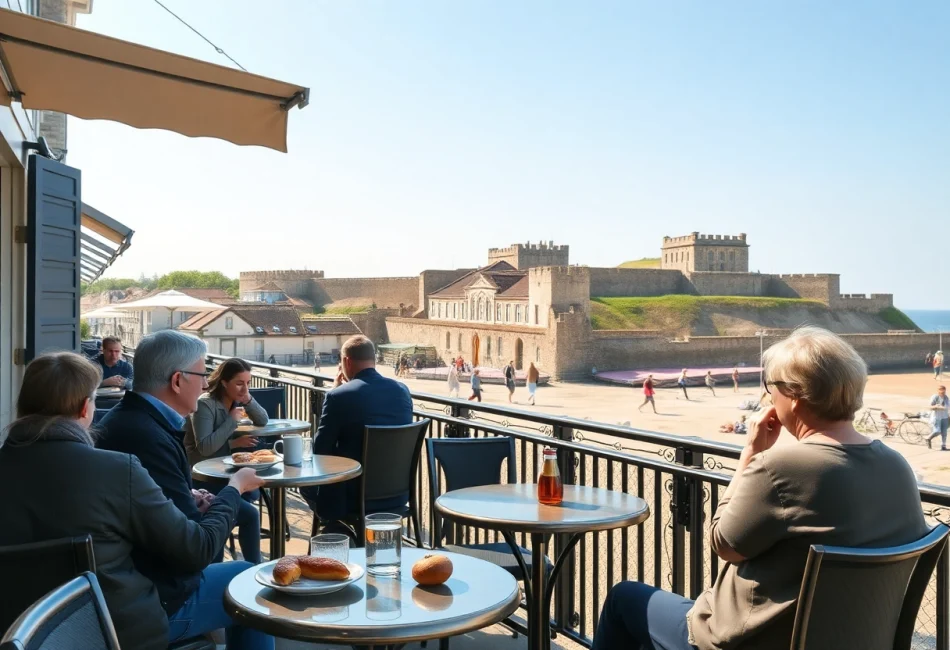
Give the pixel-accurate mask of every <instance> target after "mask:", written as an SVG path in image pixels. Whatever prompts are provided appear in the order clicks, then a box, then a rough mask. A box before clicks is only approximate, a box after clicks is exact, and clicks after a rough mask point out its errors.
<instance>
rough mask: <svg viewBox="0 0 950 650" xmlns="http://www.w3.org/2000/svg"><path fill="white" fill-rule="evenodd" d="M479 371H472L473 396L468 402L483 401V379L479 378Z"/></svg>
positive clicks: (476, 369)
mask: <svg viewBox="0 0 950 650" xmlns="http://www.w3.org/2000/svg"><path fill="white" fill-rule="evenodd" d="M479 374H480V373H479V370H478V368H475V369H474V370H473V371H472V396H471V397H469V398H468V401H469V402H471V401H472V400H478V401H479V402H481V401H482V378H481V377H479Z"/></svg>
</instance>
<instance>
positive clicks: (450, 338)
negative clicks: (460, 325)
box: [445, 332, 452, 350]
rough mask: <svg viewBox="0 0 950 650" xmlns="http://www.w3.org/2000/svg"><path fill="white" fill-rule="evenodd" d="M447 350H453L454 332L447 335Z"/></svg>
mask: <svg viewBox="0 0 950 650" xmlns="http://www.w3.org/2000/svg"><path fill="white" fill-rule="evenodd" d="M445 349H446V350H451V349H452V332H446V333H445Z"/></svg>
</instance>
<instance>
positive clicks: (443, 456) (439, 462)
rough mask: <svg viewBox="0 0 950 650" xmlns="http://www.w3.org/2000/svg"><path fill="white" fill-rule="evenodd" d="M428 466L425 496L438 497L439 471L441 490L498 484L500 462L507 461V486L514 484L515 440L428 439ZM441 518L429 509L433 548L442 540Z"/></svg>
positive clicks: (443, 536)
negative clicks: (427, 488) (441, 477)
mask: <svg viewBox="0 0 950 650" xmlns="http://www.w3.org/2000/svg"><path fill="white" fill-rule="evenodd" d="M426 455H427V456H428V464H429V494H430V496H431V499H432V502H433V503H435V500H436V499H437V498H439V495H440V494H441V493H442V491H441V489H440V488H441V481H439V468H441V469H442V475H443V476H444V477H445V491H446V492H451V491H452V490H461V489H464V488H469V487H476V486H479V485H497V484H498V483H501V471H502V463H503V462H504V461H505V460H507V461H508V483H516V482H517V471H516V468H515V439H514V438H511V437H509V436H496V437H489V438H451V439H450V438H429V439H427V440H426ZM442 526H443V521H442V517H440V516H439V515H438V513H436V511H435V508H432V535H433V538H432V539H433V546H438V545H440V544H441V543H442V541H443V540H444V539H445V538H446V535H445V533H443V531H442Z"/></svg>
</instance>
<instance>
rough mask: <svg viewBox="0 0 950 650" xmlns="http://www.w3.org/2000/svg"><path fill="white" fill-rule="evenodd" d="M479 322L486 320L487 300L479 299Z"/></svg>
mask: <svg viewBox="0 0 950 650" xmlns="http://www.w3.org/2000/svg"><path fill="white" fill-rule="evenodd" d="M478 320H485V299H484V298H482V297H479V298H478Z"/></svg>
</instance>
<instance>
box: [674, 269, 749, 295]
mask: <svg viewBox="0 0 950 650" xmlns="http://www.w3.org/2000/svg"><path fill="white" fill-rule="evenodd" d="M683 284H684V287H683V291H681V293H694V294H697V295H700V296H764V295H767V294H766V290H767V289H766V287H767V285H768V278H767V276H763V275H761V274H759V273H708V272H707V273H704V272H694V273H688V274H687V275H686V277H685V279H684V283H683Z"/></svg>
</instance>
